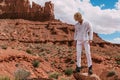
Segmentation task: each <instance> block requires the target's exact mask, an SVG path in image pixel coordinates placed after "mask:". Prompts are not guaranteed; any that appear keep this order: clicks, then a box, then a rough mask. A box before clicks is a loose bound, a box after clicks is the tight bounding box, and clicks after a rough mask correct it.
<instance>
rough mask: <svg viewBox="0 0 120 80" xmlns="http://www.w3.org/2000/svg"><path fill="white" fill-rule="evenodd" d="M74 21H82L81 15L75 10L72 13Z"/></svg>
mask: <svg viewBox="0 0 120 80" xmlns="http://www.w3.org/2000/svg"><path fill="white" fill-rule="evenodd" d="M74 19H75V21H82V15H81V13H79V12H77V13H75V14H74Z"/></svg>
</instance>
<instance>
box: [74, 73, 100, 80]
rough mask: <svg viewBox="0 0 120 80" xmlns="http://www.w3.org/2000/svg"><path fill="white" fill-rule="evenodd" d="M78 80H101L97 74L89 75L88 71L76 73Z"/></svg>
mask: <svg viewBox="0 0 120 80" xmlns="http://www.w3.org/2000/svg"><path fill="white" fill-rule="evenodd" d="M74 77H75V79H76V80H101V79H100V78H99V76H97V75H96V74H92V75H88V74H87V73H74Z"/></svg>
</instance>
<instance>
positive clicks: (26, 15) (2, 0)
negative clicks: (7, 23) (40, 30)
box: [0, 0, 54, 21]
mask: <svg viewBox="0 0 120 80" xmlns="http://www.w3.org/2000/svg"><path fill="white" fill-rule="evenodd" d="M0 19H26V20H34V21H35V20H36V21H49V20H54V4H53V3H51V1H49V2H46V3H45V6H44V7H42V6H41V5H38V4H36V3H34V2H32V6H31V5H30V2H29V0H0Z"/></svg>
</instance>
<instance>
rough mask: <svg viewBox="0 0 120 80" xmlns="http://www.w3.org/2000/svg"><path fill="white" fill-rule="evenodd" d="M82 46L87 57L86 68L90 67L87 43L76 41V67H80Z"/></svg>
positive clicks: (90, 61) (89, 53)
mask: <svg viewBox="0 0 120 80" xmlns="http://www.w3.org/2000/svg"><path fill="white" fill-rule="evenodd" d="M82 46H84V48H85V53H86V57H87V63H88V67H90V66H91V65H92V59H91V52H90V45H89V42H88V41H79V40H77V44H76V49H77V66H78V67H81V52H82Z"/></svg>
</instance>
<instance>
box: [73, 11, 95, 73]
mask: <svg viewBox="0 0 120 80" xmlns="http://www.w3.org/2000/svg"><path fill="white" fill-rule="evenodd" d="M74 19H75V21H77V23H76V24H75V33H74V40H75V42H76V50H77V66H76V72H80V70H81V52H82V46H83V45H84V48H85V52H86V57H87V63H88V74H90V75H91V74H92V73H93V72H92V60H91V52H90V43H92V40H93V29H92V27H91V25H90V23H88V22H86V21H84V20H83V18H82V15H81V14H80V13H79V12H77V13H75V15H74Z"/></svg>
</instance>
